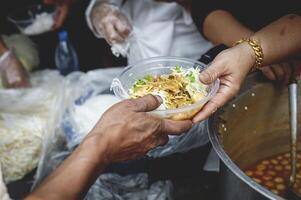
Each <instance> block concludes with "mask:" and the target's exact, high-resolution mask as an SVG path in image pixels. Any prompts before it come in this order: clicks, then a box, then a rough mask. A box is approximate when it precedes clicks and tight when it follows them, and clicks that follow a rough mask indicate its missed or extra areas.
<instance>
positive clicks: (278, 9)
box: [191, 0, 301, 33]
mask: <svg viewBox="0 0 301 200" xmlns="http://www.w3.org/2000/svg"><path fill="white" fill-rule="evenodd" d="M215 10H225V11H228V12H229V13H231V14H232V15H233V16H234V17H235V18H236V19H237V20H238V21H239V22H240V23H242V24H243V25H244V26H246V27H248V28H249V29H251V30H253V31H258V30H260V29H261V28H263V27H264V26H267V25H268V24H270V23H271V22H273V21H275V20H277V19H279V18H281V17H282V16H285V15H287V14H299V15H300V14H301V1H300V0H278V1H264V0H252V1H239V0H201V1H200V0H193V1H192V11H191V12H192V16H193V19H194V21H195V23H196V25H197V27H198V29H199V30H200V31H201V33H203V30H202V29H203V23H204V20H205V19H206V17H207V16H208V15H209V14H210V13H211V12H212V11H215ZM221 31H222V30H221Z"/></svg>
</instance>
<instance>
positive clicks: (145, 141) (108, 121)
mask: <svg viewBox="0 0 301 200" xmlns="http://www.w3.org/2000/svg"><path fill="white" fill-rule="evenodd" d="M160 104H161V102H160V101H159V100H158V98H156V97H155V96H152V95H147V96H145V97H143V98H140V99H135V100H125V101H123V102H121V103H118V104H116V105H114V106H113V107H111V108H110V109H109V110H108V111H107V112H106V113H105V114H104V115H103V116H102V118H101V119H100V121H99V122H98V123H97V125H96V126H95V127H94V128H93V130H92V131H91V133H90V134H89V135H88V137H87V139H86V140H88V141H90V143H91V145H90V147H91V149H93V147H94V148H96V149H99V148H102V149H105V153H103V154H102V155H104V156H105V157H106V159H105V160H107V162H106V163H113V162H120V161H125V160H131V159H136V158H139V157H141V156H143V155H145V154H146V153H147V152H148V151H149V150H151V149H153V148H155V147H157V146H158V145H164V144H166V143H167V142H168V134H171V135H177V134H181V133H183V132H185V131H187V130H188V129H190V128H191V127H192V122H191V121H190V120H186V121H172V120H168V119H161V118H159V117H157V116H154V115H152V114H150V113H147V112H148V111H151V110H154V109H156V108H157V107H158V106H159V105H160ZM86 143H87V142H86ZM100 144H102V145H100ZM103 145H105V148H103ZM101 146H102V147H101ZM95 152H97V150H96V151H95ZM102 159H103V158H102Z"/></svg>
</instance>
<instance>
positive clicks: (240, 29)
mask: <svg viewBox="0 0 301 200" xmlns="http://www.w3.org/2000/svg"><path fill="white" fill-rule="evenodd" d="M203 33H204V35H205V36H206V38H208V39H209V40H210V41H211V42H213V43H215V44H220V43H223V44H225V45H227V46H229V47H230V46H232V45H233V44H234V43H235V42H236V41H237V40H239V39H241V38H249V37H250V36H251V35H252V34H253V31H252V30H250V29H249V28H247V27H245V26H244V25H242V24H241V23H240V22H238V21H237V20H236V19H235V18H234V17H233V16H232V15H231V14H230V13H229V12H227V11H225V10H215V11H213V12H211V13H210V14H209V15H208V16H207V17H206V18H205V21H204V23H203Z"/></svg>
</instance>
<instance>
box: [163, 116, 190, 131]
mask: <svg viewBox="0 0 301 200" xmlns="http://www.w3.org/2000/svg"><path fill="white" fill-rule="evenodd" d="M162 120H163V119H162ZM162 123H163V126H162V127H163V128H162V129H163V130H162V132H163V133H165V134H168V135H179V134H182V133H184V132H186V131H188V130H189V129H191V127H192V125H193V124H192V121H191V120H183V121H174V120H170V119H164V120H163V121H162Z"/></svg>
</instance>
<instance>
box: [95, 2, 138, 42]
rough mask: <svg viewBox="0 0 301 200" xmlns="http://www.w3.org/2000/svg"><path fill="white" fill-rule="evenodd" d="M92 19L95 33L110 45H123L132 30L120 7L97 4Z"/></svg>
mask: <svg viewBox="0 0 301 200" xmlns="http://www.w3.org/2000/svg"><path fill="white" fill-rule="evenodd" d="M91 17H92V24H93V27H94V29H95V31H96V32H97V33H98V34H99V35H101V36H102V37H104V39H105V40H106V41H107V42H108V43H109V44H114V43H122V42H123V41H124V40H125V39H126V38H127V37H128V36H129V34H130V32H131V30H132V27H131V25H130V22H129V20H128V18H127V17H126V16H125V15H124V14H123V13H122V12H121V11H120V10H119V9H118V7H116V6H114V5H111V4H108V3H103V2H102V3H97V4H96V5H95V6H94V8H93V10H92V14H91Z"/></svg>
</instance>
